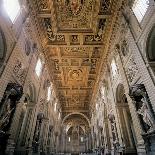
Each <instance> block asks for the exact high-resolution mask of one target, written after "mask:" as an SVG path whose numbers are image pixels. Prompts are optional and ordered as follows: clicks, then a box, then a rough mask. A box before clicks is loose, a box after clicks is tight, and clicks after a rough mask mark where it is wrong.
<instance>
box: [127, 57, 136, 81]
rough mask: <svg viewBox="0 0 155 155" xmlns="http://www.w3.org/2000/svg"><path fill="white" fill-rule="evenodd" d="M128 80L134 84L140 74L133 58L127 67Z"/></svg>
mask: <svg viewBox="0 0 155 155" xmlns="http://www.w3.org/2000/svg"><path fill="white" fill-rule="evenodd" d="M125 71H126V74H127V78H128V81H129V83H132V82H133V80H134V78H135V77H136V75H137V74H138V67H137V64H136V63H135V61H134V58H133V57H131V58H130V59H129V61H128V63H127V65H126V67H125Z"/></svg>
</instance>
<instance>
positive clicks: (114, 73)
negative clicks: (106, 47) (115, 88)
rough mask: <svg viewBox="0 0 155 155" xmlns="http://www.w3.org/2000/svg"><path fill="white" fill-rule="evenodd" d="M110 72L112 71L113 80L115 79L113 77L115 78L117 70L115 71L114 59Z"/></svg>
mask: <svg viewBox="0 0 155 155" xmlns="http://www.w3.org/2000/svg"><path fill="white" fill-rule="evenodd" d="M111 70H112V75H113V78H115V76H116V75H117V73H118V70H117V65H116V61H115V59H114V58H113V59H112V61H111Z"/></svg>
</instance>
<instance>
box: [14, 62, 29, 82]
mask: <svg viewBox="0 0 155 155" xmlns="http://www.w3.org/2000/svg"><path fill="white" fill-rule="evenodd" d="M13 74H14V76H15V77H16V78H17V79H18V81H19V82H20V84H22V85H23V84H24V81H25V78H26V74H27V68H26V67H24V65H23V64H22V62H20V61H19V60H16V63H15V66H14V68H13Z"/></svg>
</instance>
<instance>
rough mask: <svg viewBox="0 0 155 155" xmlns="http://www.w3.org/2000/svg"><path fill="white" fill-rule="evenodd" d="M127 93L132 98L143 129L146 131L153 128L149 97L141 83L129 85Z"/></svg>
mask: <svg viewBox="0 0 155 155" xmlns="http://www.w3.org/2000/svg"><path fill="white" fill-rule="evenodd" d="M129 95H130V97H131V98H132V99H133V101H134V104H135V107H136V111H137V114H139V117H140V120H141V123H142V127H143V130H144V131H145V132H146V133H148V132H150V131H154V130H155V125H154V124H155V120H154V113H153V110H152V107H151V104H150V100H149V97H148V95H147V92H146V90H145V87H144V85H143V84H136V85H133V86H131V87H130V90H129Z"/></svg>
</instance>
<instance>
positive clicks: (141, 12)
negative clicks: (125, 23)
mask: <svg viewBox="0 0 155 155" xmlns="http://www.w3.org/2000/svg"><path fill="white" fill-rule="evenodd" d="M148 6H149V0H135V1H134V4H133V6H132V10H133V12H134V14H135V16H136V18H137V20H138V22H141V21H142V19H143V17H144V16H145V13H146V11H147V9H148Z"/></svg>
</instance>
